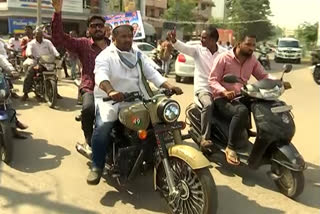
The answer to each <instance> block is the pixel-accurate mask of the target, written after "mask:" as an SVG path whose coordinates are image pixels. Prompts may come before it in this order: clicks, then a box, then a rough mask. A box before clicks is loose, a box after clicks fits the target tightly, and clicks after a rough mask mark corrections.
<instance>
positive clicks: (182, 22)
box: [143, 16, 270, 25]
mask: <svg viewBox="0 0 320 214" xmlns="http://www.w3.org/2000/svg"><path fill="white" fill-rule="evenodd" d="M143 20H145V21H156V22H166V23H172V24H194V25H201V24H207V22H192V21H173V20H167V19H161V18H153V17H147V16H146V17H144V18H143ZM258 22H270V20H268V19H257V20H247V21H237V22H232V21H228V22H222V21H217V22H215V24H248V23H258Z"/></svg>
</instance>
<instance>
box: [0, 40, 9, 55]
mask: <svg viewBox="0 0 320 214" xmlns="http://www.w3.org/2000/svg"><path fill="white" fill-rule="evenodd" d="M6 46H7V44H6V42H5V41H4V40H3V39H0V55H2V56H4V57H5V58H8V55H7V50H6Z"/></svg>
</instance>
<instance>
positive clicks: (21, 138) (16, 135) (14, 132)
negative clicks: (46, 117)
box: [12, 129, 28, 140]
mask: <svg viewBox="0 0 320 214" xmlns="http://www.w3.org/2000/svg"><path fill="white" fill-rule="evenodd" d="M12 132H13V137H14V138H16V139H20V140H25V139H27V138H28V137H27V136H25V135H23V134H21V133H20V132H18V131H17V129H12Z"/></svg>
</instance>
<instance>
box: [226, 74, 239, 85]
mask: <svg viewBox="0 0 320 214" xmlns="http://www.w3.org/2000/svg"><path fill="white" fill-rule="evenodd" d="M223 81H224V82H226V83H238V82H239V80H238V77H237V76H235V75H233V74H226V75H224V76H223Z"/></svg>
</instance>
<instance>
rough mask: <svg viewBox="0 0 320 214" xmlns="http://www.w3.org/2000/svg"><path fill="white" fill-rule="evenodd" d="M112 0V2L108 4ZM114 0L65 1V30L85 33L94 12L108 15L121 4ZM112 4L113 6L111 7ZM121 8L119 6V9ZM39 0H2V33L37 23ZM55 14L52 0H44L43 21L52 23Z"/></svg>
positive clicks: (0, 12) (0, 25) (21, 29)
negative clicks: (88, 20) (89, 18)
mask: <svg viewBox="0 0 320 214" xmlns="http://www.w3.org/2000/svg"><path fill="white" fill-rule="evenodd" d="M107 2H110V4H107ZM116 2H119V1H116V0H114V1H112V0H108V1H106V0H68V1H64V6H63V10H62V11H63V22H64V28H65V31H66V32H68V31H70V30H76V31H77V32H78V33H79V34H80V35H83V34H84V33H85V31H86V28H87V19H88V17H89V16H91V15H93V14H98V15H106V14H107V13H110V12H111V11H114V10H115V9H116V10H117V6H118V7H119V4H117V3H116ZM110 5H111V6H113V8H110ZM119 10H120V8H118V11H119ZM36 13H37V0H31V1H25V0H0V35H7V34H8V33H14V32H17V33H20V32H21V31H23V28H24V26H25V25H27V24H28V25H36ZM52 14H53V8H52V6H51V0H42V8H41V16H42V22H43V23H50V22H51V18H52Z"/></svg>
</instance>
